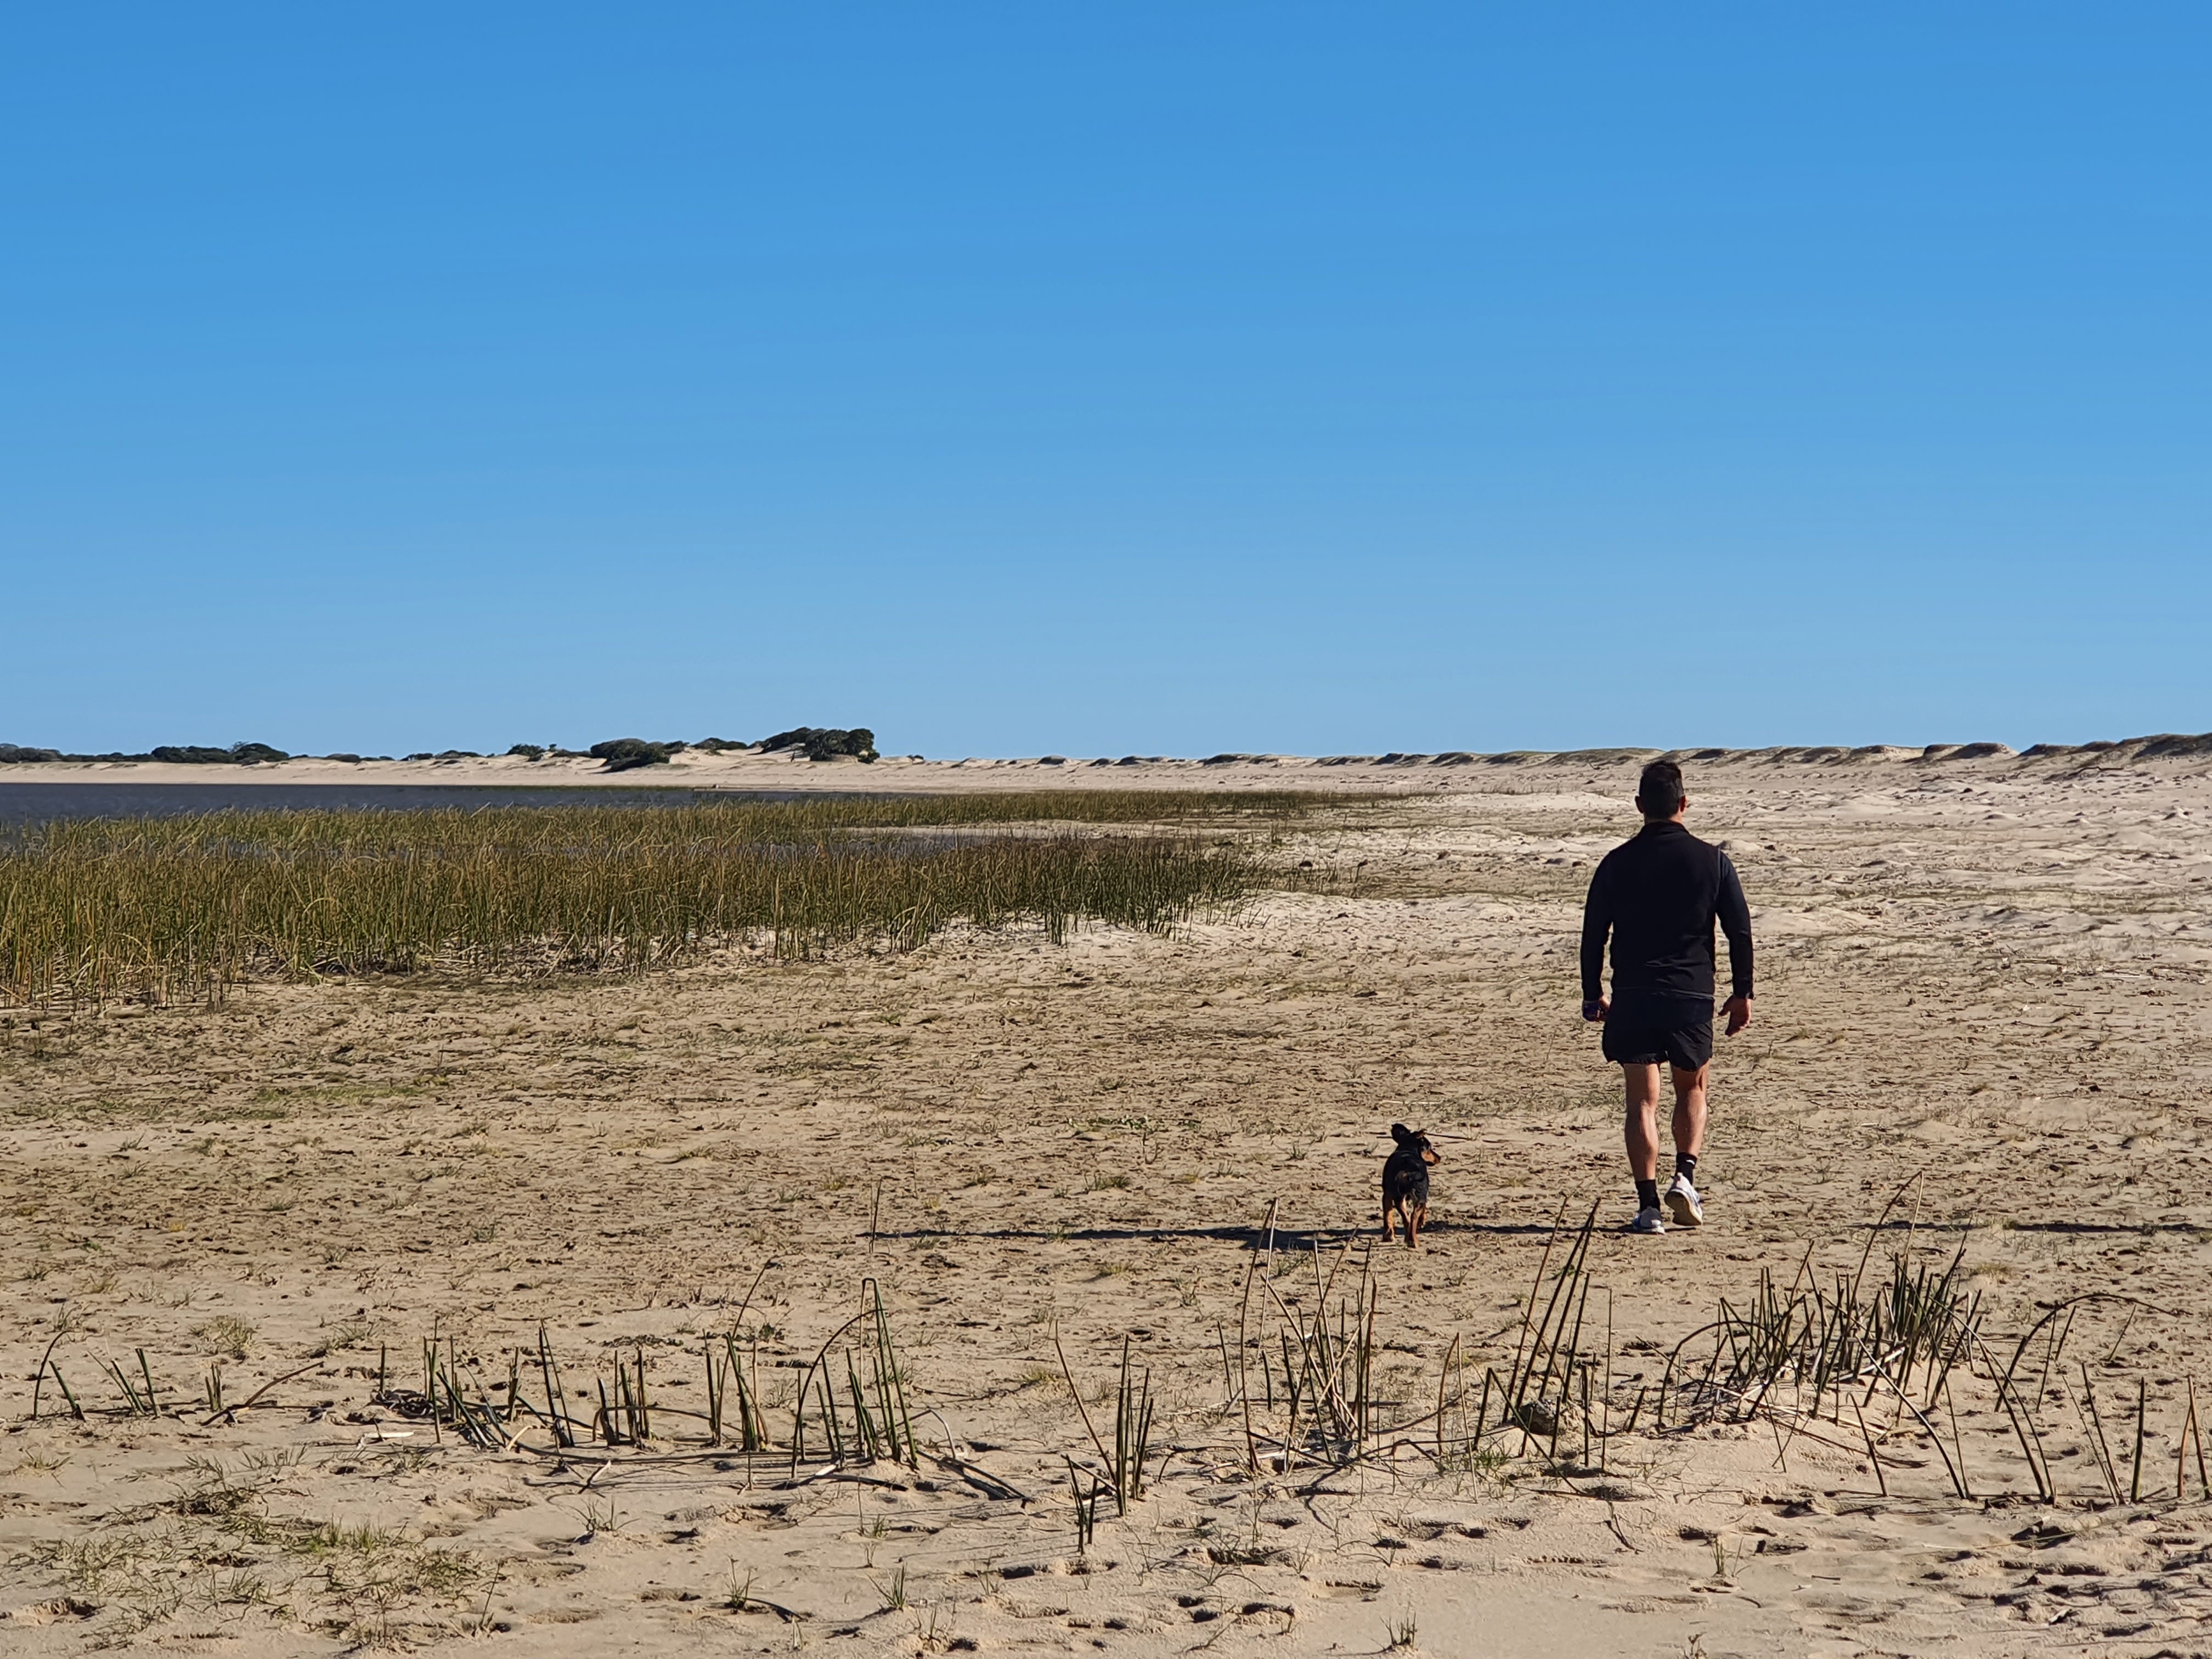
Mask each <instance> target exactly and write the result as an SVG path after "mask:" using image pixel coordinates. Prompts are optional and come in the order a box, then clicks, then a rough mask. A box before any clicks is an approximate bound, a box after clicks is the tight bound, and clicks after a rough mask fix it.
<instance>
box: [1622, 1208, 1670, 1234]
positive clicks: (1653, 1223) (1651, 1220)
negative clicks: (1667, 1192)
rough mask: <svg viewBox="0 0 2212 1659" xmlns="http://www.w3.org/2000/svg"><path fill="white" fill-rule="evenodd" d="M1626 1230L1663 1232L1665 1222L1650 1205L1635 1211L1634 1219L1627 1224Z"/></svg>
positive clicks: (1665, 1228) (1665, 1229)
mask: <svg viewBox="0 0 2212 1659" xmlns="http://www.w3.org/2000/svg"><path fill="white" fill-rule="evenodd" d="M1628 1231H1631V1232H1632V1233H1663V1232H1665V1231H1667V1224H1666V1223H1665V1222H1663V1221H1662V1220H1661V1219H1660V1218H1659V1212H1658V1210H1657V1208H1656V1207H1650V1208H1646V1209H1641V1210H1638V1212H1636V1219H1635V1220H1633V1221H1632V1222H1630V1223H1629V1224H1628Z"/></svg>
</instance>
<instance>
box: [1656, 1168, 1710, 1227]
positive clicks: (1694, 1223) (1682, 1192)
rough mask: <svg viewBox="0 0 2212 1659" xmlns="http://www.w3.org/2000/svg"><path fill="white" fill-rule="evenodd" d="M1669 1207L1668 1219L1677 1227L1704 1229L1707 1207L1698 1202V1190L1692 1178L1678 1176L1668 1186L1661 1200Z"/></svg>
mask: <svg viewBox="0 0 2212 1659" xmlns="http://www.w3.org/2000/svg"><path fill="white" fill-rule="evenodd" d="M1661 1201H1662V1202H1663V1203H1664V1204H1665V1205H1666V1206H1667V1218H1668V1220H1669V1221H1671V1222H1673V1223H1674V1225H1676V1226H1677V1227H1702V1226H1704V1225H1705V1206H1704V1205H1703V1204H1702V1203H1700V1202H1699V1199H1698V1189H1697V1188H1695V1187H1692V1185H1691V1184H1690V1177H1689V1176H1686V1175H1677V1176H1675V1177H1674V1180H1673V1181H1671V1182H1668V1184H1667V1191H1666V1194H1665V1195H1664V1197H1663V1198H1662V1200H1661Z"/></svg>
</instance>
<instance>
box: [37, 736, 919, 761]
mask: <svg viewBox="0 0 2212 1659" xmlns="http://www.w3.org/2000/svg"><path fill="white" fill-rule="evenodd" d="M686 749H696V750H700V751H701V752H702V753H705V754H709V755H719V754H721V753H724V752H725V751H726V750H735V749H742V750H753V751H754V752H756V753H758V754H763V755H773V754H779V753H782V752H785V751H787V750H794V749H795V750H803V751H804V752H805V756H806V758H807V759H809V760H811V761H826V760H836V758H838V757H840V756H845V755H849V756H851V757H853V758H854V759H855V760H860V761H872V760H874V759H875V758H876V734H875V733H874V732H871V731H869V730H868V728H867V727H866V726H854V727H853V728H852V729H851V730H849V731H847V730H843V729H841V728H837V727H833V726H793V728H792V729H791V730H790V731H788V732H777V733H775V736H773V737H768V738H761V739H760V740H759V741H758V742H757V743H744V742H739V741H734V740H732V739H731V738H701V739H700V740H699V741H698V742H696V743H686V742H684V741H683V740H682V739H680V738H675V739H671V740H670V741H668V742H665V743H653V742H650V741H648V740H647V739H646V738H609V739H608V740H607V741H606V742H605V743H595V744H592V746H591V747H590V748H589V749H563V748H562V747H561V746H560V744H539V743H518V744H515V745H514V746H513V748H511V749H509V750H507V753H508V754H510V755H519V756H520V757H522V758H523V759H525V760H530V761H538V760H544V759H546V758H547V757H551V758H553V759H555V760H595V761H599V762H602V763H604V765H605V770H607V771H610V772H627V771H629V770H630V769H632V768H634V767H640V766H660V765H665V764H666V763H667V762H668V760H669V759H670V757H672V756H675V755H678V754H681V753H682V752H683V751H684V750H686ZM295 758H297V759H313V758H315V757H311V756H299V757H295V756H292V755H289V754H287V753H286V752H285V751H284V750H282V749H277V748H273V747H271V746H270V744H265V743H234V744H231V745H230V747H228V749H217V748H213V747H210V746H208V745H205V744H162V745H161V746H160V747H159V748H155V749H149V750H147V751H146V752H145V753H143V754H140V755H126V754H123V753H120V752H115V753H110V754H105V755H72V754H68V753H65V752H64V751H63V750H58V749H34V748H30V747H28V746H27V745H25V744H15V743H0V766H4V765H15V764H23V763H29V762H32V761H159V762H161V763H164V764H167V765H170V766H264V765H268V764H271V763H275V762H276V761H286V760H293V759H295ZM320 758H322V759H324V760H334V761H344V762H348V763H356V762H359V761H361V760H363V759H368V760H390V759H391V758H392V757H391V756H389V755H369V756H366V757H364V756H361V755H352V754H343V753H340V754H332V755H325V756H322V757H320ZM402 758H403V759H406V760H410V761H453V760H482V759H483V758H484V757H483V755H482V754H480V753H478V752H477V750H473V749H442V750H428V749H425V750H419V751H418V752H416V753H415V754H412V755H407V756H404V757H402Z"/></svg>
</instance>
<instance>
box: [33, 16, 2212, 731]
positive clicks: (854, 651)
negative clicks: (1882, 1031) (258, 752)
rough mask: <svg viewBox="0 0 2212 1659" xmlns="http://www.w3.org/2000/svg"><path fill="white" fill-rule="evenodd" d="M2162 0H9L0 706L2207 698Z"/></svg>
mask: <svg viewBox="0 0 2212 1659" xmlns="http://www.w3.org/2000/svg"><path fill="white" fill-rule="evenodd" d="M2208 70H2212V13H2208V12H2207V11H2205V10H2204V9H2203V8H2202V7H2197V6H2185V5H2178V4H2177V5H2172V6H2163V7H2160V6H2149V7H2145V6H2130V5H2124V4H2102V5H2094V6H2092V5H2087V4H2083V5H2075V6H2070V7H2056V6H2045V5H2033V4H2022V5H2011V6H1998V5H1980V6H1972V7H1963V6H1951V7H1946V6H1940V5H1929V4H1924V3H1920V4H1913V5H1909V6H1891V7H1853V8H1836V7H1826V8H1814V7H1804V6H1790V7H1776V6H1754V5H1750V4H1744V5H1741V6H1731V7H1699V6H1694V5H1668V6H1651V5H1648V4H1639V5H1620V6H1613V7H1594V6H1590V7H1549V6H1541V7H1527V6H1520V7H1505V6H1495V7H1487V8H1485V7H1476V6H1469V5H1465V4H1453V5H1439V6H1435V7H1408V6H1397V5H1389V4H1361V5H1352V4H1344V5H1340V6H1335V7H1330V8H1321V7H1312V6H1299V5H1286V4H1283V3H1267V4H1254V5H1225V4H1221V5H1195V6H1194V5H1190V4H1187V3H1179V4H1173V5H1158V6H1144V5H1135V4H1128V5H1113V6H1096V7H1074V6H1040V5H1033V4H1030V5H1013V4H1009V5H1005V6H1000V7H982V6H967V5H958V4H933V5H911V4H899V5H885V6H882V7H859V6H839V5H830V4H825V5H808V6H790V5H781V6H774V7H767V6H762V7H746V6H738V5H722V4H717V5H700V6H694V7H686V6H681V5H657V6H655V5H648V6H612V5H608V6H600V7H595V8H578V7H573V6H565V5H560V4H556V3H547V0H537V3H532V4H530V5H526V6H525V5H515V6H509V7H495V6H486V5H467V4H450V3H447V4H440V5H435V6H428V5H423V6H415V5H404V4H401V5H381V6H377V7H367V8H364V7H353V8H332V7H301V6H297V5H287V6H275V5H271V6H268V7H262V8H252V7H244V6H233V5H223V4H220V3H214V4H210V5H206V6H192V7H184V6H176V5H171V4H161V5H152V4H149V5H99V4H87V5H81V6H48V7H32V8H19V9H17V11H16V12H15V15H14V16H13V18H12V19H11V22H10V26H9V39H8V46H7V50H6V52H5V53H4V55H0V216H4V217H3V218H0V222H4V225H5V246H6V252H5V257H4V258H0V607H4V615H5V617H6V618H7V623H6V634H5V638H6V641H7V648H6V650H5V651H4V653H0V740H9V741H15V742H18V743H33V744H55V745H59V746H64V747H71V748H85V747H96V748H108V747H125V748H136V747H139V746H143V745H146V744H155V743H161V742H208V743H220V742H229V741H233V740H236V739H240V738H256V739H259V740H264V741H267V742H271V743H276V744H280V745H282V746H283V747H286V748H289V749H294V750H328V749H333V748H342V749H353V750H363V751H371V752H373V751H377V750H392V751H401V750H410V749H425V748H427V749H442V748H446V747H449V746H457V747H462V748H472V749H489V748H504V747H505V746H506V745H507V744H509V743H512V742H515V741H519V740H523V739H534V740H538V741H547V740H559V741H562V742H567V743H572V744H574V743H582V742H586V741H589V740H592V739H594V738H603V737H609V736H615V735H620V734H624V733H641V734H643V735H646V736H648V737H672V736H681V737H686V738H697V737H702V736H707V735H710V734H711V735H720V736H728V737H738V738H750V737H757V736H759V735H761V734H762V733H763V732H766V731H769V730H771V729H773V728H775V727H778V726H787V725H793V724H799V723H806V724H835V725H846V724H854V723H860V724H866V725H870V726H873V727H874V728H875V729H876V730H877V732H878V734H879V737H880V738H881V740H882V742H883V743H884V745H885V747H886V748H888V749H891V750H896V751H900V752H906V751H921V752H927V753H929V754H932V755H945V756H954V757H957V756H959V755H963V754H970V753H974V754H1035V753H1038V752H1042V751H1057V752H1060V753H1063V754H1070V755H1089V754H1096V753H1109V754H1121V753H1124V752H1127V751H1130V750H1136V751H1140V752H1167V753H1185V754H1188V753H1201V754H1202V753H1207V752H1211V751H1213V750H1225V749H1247V750H1260V749H1273V750H1294V751H1304V752H1323V753H1327V752H1334V751H1344V750H1356V751H1372V750H1382V749H1407V750H1439V749H1445V748H1468V749H1498V748H1509V747H1562V746H1575V745H1583V744H1611V743H1649V744H1677V743H1719V744H1765V743H1776V742H1799V743H1802V742H1845V743H1861V742H1875V741H1893V742H1908V743H1920V742H1926V741H1931V740H1937V739H1943V740H1963V739H1975V738H2002V739H2004V740H2007V741H2010V742H2013V743H2015V744H2020V743H2026V742H2029V741H2033V740H2037V739H2069V740H2070V739H2081V738H2093V737H2100V736H2102V737H2112V736H2118V735H2123V734H2128V733H2134V732H2145V731H2157V730H2174V729H2179V730H2189V731H2197V730H2202V729H2204V728H2206V727H2208V726H2212V647H2208V645H2207V641H2206V635H2207V631H2208V629H2207V622H2208V619H2212V575H2208V559H2207V530H2208V526H2212V513H2208V508H2212V397H2208V388H2212V305H2208V303H2207V295H2208V294H2212V258H2208V252H2212V237H2208V214H2212V201H2208V180H2207V167H2208V161H2212V99H2208V98H2207V97H2206V95H2205V91H2204V88H2205V86H2206V84H2207V80H2208Z"/></svg>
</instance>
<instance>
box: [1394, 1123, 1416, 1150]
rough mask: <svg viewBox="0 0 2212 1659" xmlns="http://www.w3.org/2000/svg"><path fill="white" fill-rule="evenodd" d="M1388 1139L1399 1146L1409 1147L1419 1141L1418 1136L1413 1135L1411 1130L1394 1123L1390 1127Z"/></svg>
mask: <svg viewBox="0 0 2212 1659" xmlns="http://www.w3.org/2000/svg"><path fill="white" fill-rule="evenodd" d="M1390 1139H1393V1140H1395V1141H1396V1142H1397V1143H1398V1144H1399V1145H1400V1146H1413V1144H1414V1143H1415V1142H1416V1141H1418V1140H1419V1139H1420V1136H1419V1135H1417V1134H1415V1133H1413V1131H1412V1130H1411V1129H1408V1128H1407V1127H1406V1126H1405V1125H1404V1124H1402V1123H1394V1124H1392V1125H1391V1126H1390Z"/></svg>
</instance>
